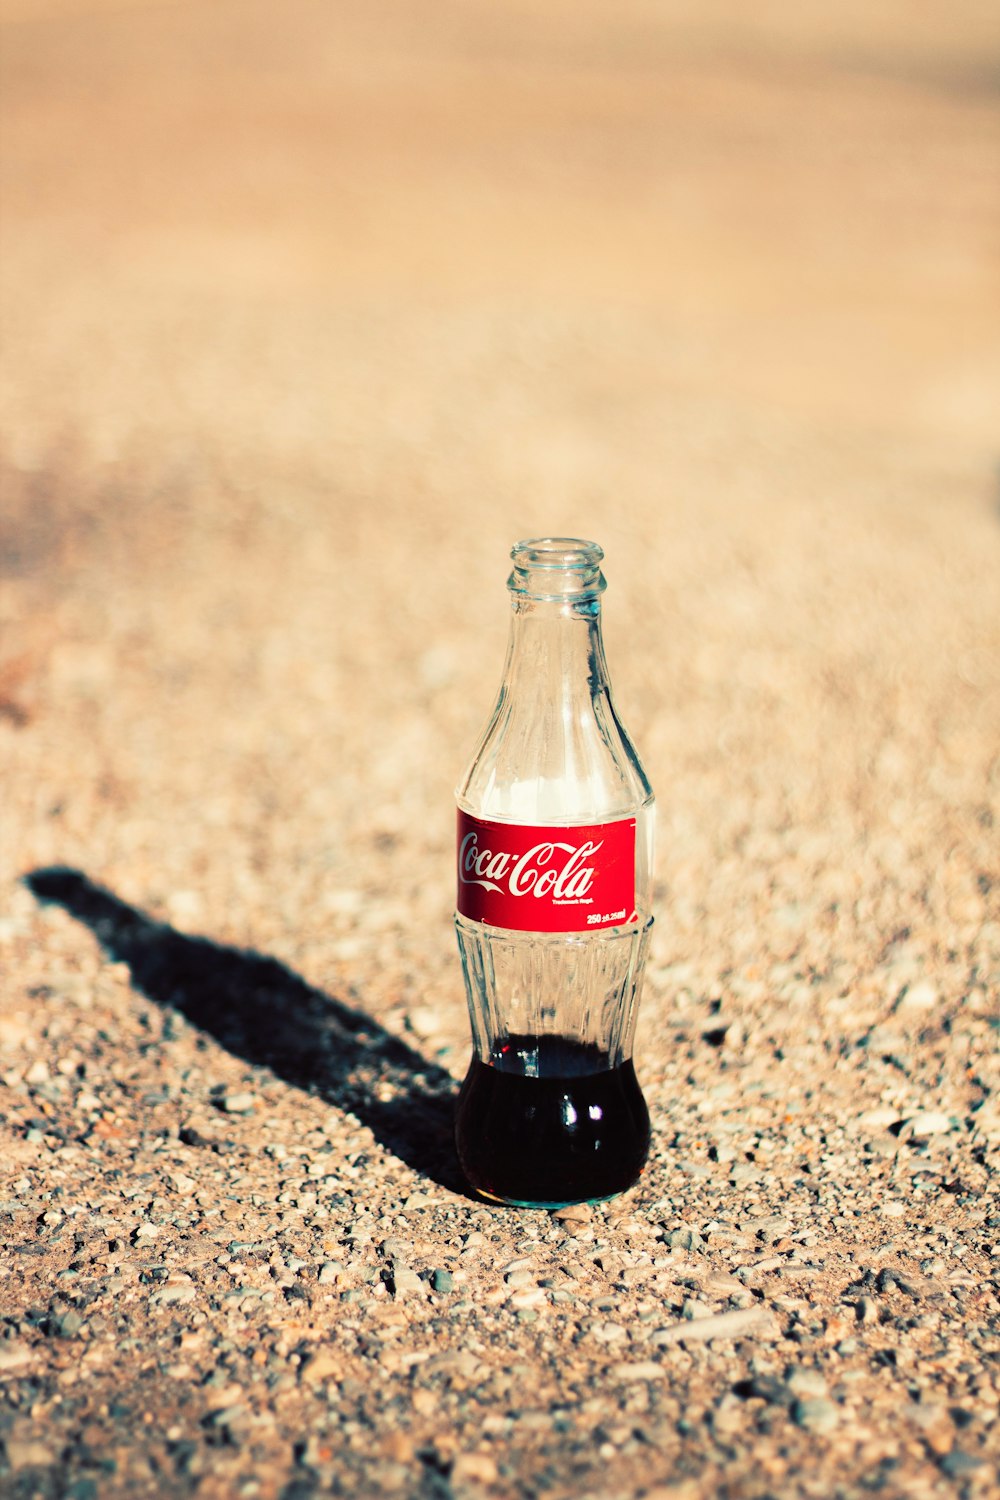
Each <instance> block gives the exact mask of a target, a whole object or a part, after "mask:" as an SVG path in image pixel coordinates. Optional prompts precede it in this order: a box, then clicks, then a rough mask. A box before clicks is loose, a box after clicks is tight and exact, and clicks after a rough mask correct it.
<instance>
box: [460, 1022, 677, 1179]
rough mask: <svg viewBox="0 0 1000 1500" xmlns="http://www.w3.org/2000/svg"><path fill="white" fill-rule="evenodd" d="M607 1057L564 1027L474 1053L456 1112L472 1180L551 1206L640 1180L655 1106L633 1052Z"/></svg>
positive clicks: (463, 1156)
mask: <svg viewBox="0 0 1000 1500" xmlns="http://www.w3.org/2000/svg"><path fill="white" fill-rule="evenodd" d="M609 1061H610V1060H609V1059H608V1058H607V1057H606V1056H602V1055H601V1053H600V1052H599V1051H598V1049H596V1048H595V1047H593V1046H591V1045H588V1044H586V1043H582V1042H578V1041H575V1040H573V1039H572V1038H569V1037H556V1036H544V1037H521V1036H512V1037H507V1038H504V1039H503V1041H502V1042H500V1043H499V1044H498V1045H497V1047H496V1048H495V1049H494V1054H493V1058H492V1059H491V1061H490V1062H488V1063H484V1062H483V1061H482V1060H481V1059H479V1058H473V1060H472V1063H471V1064H470V1067H469V1071H468V1074H467V1075H466V1079H465V1082H464V1084H463V1085H462V1090H461V1093H460V1095H459V1099H458V1105H457V1109H456V1116H455V1144H456V1148H457V1152H458V1159H459V1163H460V1165H461V1167H462V1171H463V1172H464V1173H465V1176H466V1179H467V1180H468V1182H469V1185H470V1186H471V1187H472V1188H474V1189H475V1191H476V1192H477V1193H478V1194H479V1195H480V1196H482V1197H483V1198H486V1199H488V1200H489V1201H490V1202H493V1203H503V1204H505V1205H507V1206H509V1207H512V1208H546V1209H553V1208H567V1207H569V1206H570V1205H571V1204H574V1203H600V1202H604V1201H606V1200H607V1199H609V1198H614V1197H617V1195H618V1194H619V1193H623V1192H625V1191H626V1190H627V1189H628V1188H630V1187H632V1186H633V1185H634V1184H635V1183H636V1182H637V1181H638V1178H639V1175H640V1173H641V1172H642V1168H643V1166H644V1165H645V1162H646V1158H647V1156H648V1154H649V1113H648V1111H647V1109H646V1102H645V1100H644V1099H643V1096H642V1090H641V1089H640V1087H639V1083H638V1080H637V1078H636V1076H635V1069H634V1068H633V1066H632V1063H631V1061H628V1062H624V1063H618V1064H616V1065H615V1066H608V1064H609ZM529 1065H530V1067H531V1068H532V1070H533V1071H532V1072H531V1073H528V1072H526V1071H525V1067H526V1066H529Z"/></svg>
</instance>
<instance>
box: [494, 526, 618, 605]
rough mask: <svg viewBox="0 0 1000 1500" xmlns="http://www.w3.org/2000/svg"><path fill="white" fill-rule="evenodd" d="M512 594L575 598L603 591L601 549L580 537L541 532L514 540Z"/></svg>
mask: <svg viewBox="0 0 1000 1500" xmlns="http://www.w3.org/2000/svg"><path fill="white" fill-rule="evenodd" d="M510 556H511V561H512V562H513V564H514V570H513V572H512V573H511V575H510V577H509V579H508V580H507V587H508V588H509V589H510V591H511V593H512V594H527V595H530V596H531V597H532V598H533V599H579V598H584V597H586V596H588V595H594V594H600V593H603V591H604V589H605V588H606V587H607V585H606V583H605V581H604V575H603V574H602V572H601V560H602V558H603V557H604V549H603V548H602V547H600V546H598V544H597V542H589V541H585V540H584V539H583V538H581V537H572V536H543V537H532V538H529V539H528V540H526V541H522V542H516V543H515V544H514V546H513V547H512V548H511V550H510Z"/></svg>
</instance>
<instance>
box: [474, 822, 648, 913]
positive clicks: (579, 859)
mask: <svg viewBox="0 0 1000 1500" xmlns="http://www.w3.org/2000/svg"><path fill="white" fill-rule="evenodd" d="M457 849H458V893H457V901H456V906H457V909H458V914H459V916H461V917H465V918H468V919H469V920H471V921H473V922H486V923H488V924H489V925H490V926H492V927H500V928H507V929H509V930H511V931H514V932H592V931H594V929H598V930H599V929H600V928H602V927H614V926H616V925H618V924H619V923H621V922H628V921H631V920H632V916H631V914H632V913H633V912H634V910H635V819H634V818H617V819H615V820H614V821H612V822H607V823H585V824H583V823H580V824H576V823H574V824H568V825H567V824H552V823H549V824H538V823H501V822H491V821H490V820H488V819H486V818H477V817H474V816H473V815H472V814H471V813H467V812H465V810H464V809H461V808H460V809H459V813H458V844H457Z"/></svg>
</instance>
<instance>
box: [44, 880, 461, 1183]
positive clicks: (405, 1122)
mask: <svg viewBox="0 0 1000 1500" xmlns="http://www.w3.org/2000/svg"><path fill="white" fill-rule="evenodd" d="M25 884H26V885H27V886H28V889H29V890H30V891H32V893H33V894H34V895H35V896H36V898H37V899H38V900H39V901H42V902H46V903H49V904H54V905H57V906H61V907H63V908H64V910H65V911H67V912H69V913H70V915H71V916H74V917H76V918H77V920H78V921H80V922H83V923H85V924H86V926H88V927H89V928H91V930H92V931H93V933H94V934H95V936H96V937H97V939H98V941H99V942H100V944H101V946H102V947H103V948H104V951H105V952H106V953H107V954H108V956H109V957H110V958H112V959H114V960H116V961H118V962H122V963H126V964H127V965H128V967H129V969H130V971H131V974H132V981H133V983H134V985H135V987H136V988H137V989H138V990H140V991H141V992H142V994H144V995H145V996H146V997H147V998H148V999H149V1000H152V1001H153V1002H154V1003H155V1004H157V1005H160V1006H162V1007H163V1008H164V1009H165V1010H167V1009H172V1010H176V1011H179V1012H180V1014H181V1015H183V1016H184V1017H186V1019H187V1020H188V1021H190V1022H191V1024H192V1025H193V1026H196V1027H198V1029H199V1030H201V1031H204V1032H207V1033H208V1034H209V1035H210V1036H212V1037H214V1038H215V1040H216V1041H217V1042H219V1043H220V1044H221V1046H223V1047H225V1048H226V1050H227V1051H228V1052H231V1053H232V1054H233V1055H234V1056H236V1057H241V1058H243V1059H244V1060H245V1061H246V1062H248V1063H252V1064H253V1065H254V1066H263V1067H267V1068H270V1069H271V1071H272V1072H273V1073H275V1074H276V1075H277V1077H279V1078H281V1079H283V1080H284V1081H285V1082H286V1083H289V1084H291V1085H292V1086H293V1087H295V1088H299V1089H304V1090H306V1091H307V1092H309V1093H311V1094H316V1095H318V1096H319V1097H320V1098H322V1099H324V1100H325V1101H326V1102H327V1103H329V1104H331V1105H333V1106H334V1107H335V1108H337V1109H342V1110H349V1111H350V1112H351V1113H352V1114H354V1115H355V1116H356V1117H357V1118H358V1119H359V1120H361V1121H362V1123H363V1124H365V1125H367V1126H368V1127H369V1128H370V1129H371V1131H372V1134H373V1135H374V1136H375V1138H376V1140H378V1142H379V1143H380V1144H381V1145H382V1146H383V1147H385V1149H386V1150H387V1151H390V1152H392V1154H393V1155H394V1156H397V1157H398V1158H399V1159H400V1160H401V1161H403V1162H405V1163H406V1165H407V1166H409V1167H412V1168H413V1170H414V1171H415V1172H418V1173H420V1174H421V1175H422V1176H425V1177H429V1178H430V1179H432V1181H434V1182H435V1183H437V1184H438V1185H439V1186H440V1187H443V1188H446V1189H447V1190H448V1191H449V1192H452V1193H459V1194H461V1195H462V1196H463V1197H466V1198H471V1196H472V1195H471V1193H470V1191H469V1188H468V1186H467V1184H466V1183H465V1181H464V1179H463V1177H462V1175H461V1172H460V1171H459V1167H458V1163H457V1161H456V1159H455V1154H454V1147H453V1144H452V1117H453V1111H454V1096H455V1082H454V1080H453V1078H452V1077H451V1075H450V1074H449V1073H448V1072H446V1071H445V1069H444V1068H441V1067H439V1066H438V1065H437V1064H436V1063H432V1062H428V1061H427V1059H426V1058H424V1057H421V1055H420V1053H419V1052H417V1051H415V1050H414V1049H413V1048H412V1047H409V1046H407V1044H406V1043H405V1042H403V1041H401V1040H400V1039H399V1038H398V1037H394V1036H392V1035H391V1033H390V1032H388V1031H386V1030H385V1028H384V1027H382V1026H380V1025H379V1024H378V1022H377V1021H375V1020H373V1019H372V1018H371V1017H370V1016H366V1015H365V1014H364V1013H363V1012H361V1011H357V1010H352V1009H351V1008H350V1007H349V1006H347V1005H345V1004H344V1003H343V1002H342V1001H340V1000H336V999H334V998H333V997H332V996H330V995H326V994H324V993H323V992H322V990H317V989H314V988H313V987H312V986H311V985H309V984H306V982H305V980H304V979H301V978H300V977H299V975H297V974H295V973H294V972H293V971H292V970H291V969H289V968H286V966H285V965H284V964H283V963H280V962H279V961H278V960H277V959H275V958H269V957H268V956H267V955H266V954H261V953H254V952H252V951H242V950H240V949H238V948H227V947H224V946H223V945H222V944H220V943H214V942H212V941H211V939H209V938H204V937H188V936H186V935H185V934H184V933H181V932H177V931H176V930H175V929H174V928H173V927H170V926H168V925H167V924H165V923H161V922H155V921H153V920H152V918H150V917H148V916H147V915H146V914H145V913H144V912H142V911H139V910H137V909H136V908H135V907H132V906H128V905H127V904H126V903H125V902H124V901H121V900H120V899H119V898H118V897H117V896H115V895H114V894H113V893H112V892H111V891H108V890H105V889H104V888H103V887H102V886H99V885H96V884H95V883H94V882H93V881H92V880H90V879H89V878H88V877H87V876H86V875H84V874H83V873H82V872H81V871H79V870H73V869H69V868H67V867H65V866H52V867H50V868H47V869H39V870H34V871H32V872H31V873H30V874H29V875H26V876H25Z"/></svg>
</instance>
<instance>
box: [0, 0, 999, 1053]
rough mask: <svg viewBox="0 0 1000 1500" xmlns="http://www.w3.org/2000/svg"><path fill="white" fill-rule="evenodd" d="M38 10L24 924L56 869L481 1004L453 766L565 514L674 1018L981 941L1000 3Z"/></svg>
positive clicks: (9, 228) (20, 487) (17, 353)
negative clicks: (456, 910) (589, 573)
mask: <svg viewBox="0 0 1000 1500" xmlns="http://www.w3.org/2000/svg"><path fill="white" fill-rule="evenodd" d="M2 16H3V20H2V31H0V41H2V71H3V79H2V82H3V104H2V110H3V122H2V125H3V128H2V137H0V172H2V177H0V186H2V217H3V224H2V251H0V255H2V264H0V274H2V313H3V328H4V355H3V368H2V390H0V418H2V432H3V438H2V444H3V452H2V462H3V494H4V498H3V506H2V511H3V532H2V540H0V567H2V569H3V585H4V589H3V604H2V620H0V624H2V629H3V638H2V640H3V643H2V646H0V734H2V736H3V776H4V782H5V791H4V808H3V818H4V823H5V825H6V834H5V838H4V840H3V843H4V845H5V848H4V851H3V858H4V860H5V862H6V871H5V876H6V880H7V885H6V889H7V891H8V895H9V902H10V911H11V912H12V913H14V916H13V918H12V919H11V920H12V921H13V922H14V926H13V927H12V928H11V929H10V932H11V933H12V934H13V936H12V937H11V941H15V942H16V941H17V936H16V934H17V932H19V931H21V929H20V928H19V927H18V926H17V923H18V921H20V920H21V919H20V917H18V913H20V912H22V909H23V913H24V920H25V921H27V920H28V917H27V913H28V911H29V908H30V907H31V902H30V898H28V897H27V895H26V893H24V892H23V891H20V890H19V889H18V888H16V886H15V879H16V877H17V875H18V874H20V873H21V872H23V871H24V870H26V869H30V868H32V867H34V866H37V865H38V864H43V863H47V862H49V861H52V860H61V861H66V862H68V863H71V864H74V865H78V866H79V867H80V868H82V869H84V870H86V871H87V873H88V874H90V875H92V876H94V877H95V878H99V879H102V880H104V881H106V882H107V883H108V884H109V885H111V886H112V887H113V888H114V889H115V890H116V891H117V892H118V893H119V894H121V895H123V896H124V897H125V898H126V899H130V900H134V901H136V902H138V903H139V904H140V905H141V906H143V907H144V908H145V909H147V910H151V911H153V912H154V913H156V914H158V915H161V916H165V917H167V918H169V919H170V920H172V921H175V922H176V923H177V924H178V925H180V926H184V927H188V928H191V929H193V930H199V931H205V932H211V933H212V934H213V935H215V936H217V937H219V938H220V939H221V940H223V941H233V942H238V943H252V944H253V945H255V946H257V947H259V948H262V949H264V950H266V951H271V952H275V953H278V954H280V955H281V956H282V957H284V958H286V959H287V960H288V961H289V962H290V963H292V964H294V965H296V966H297V967H298V968H299V969H300V970H301V971H302V972H303V973H305V974H306V975H307V977H309V978H310V979H312V980H314V981H316V982H318V983H321V984H327V985H330V986H334V987H338V990H339V992H341V993H343V992H346V991H347V990H348V989H350V988H351V987H352V986H353V987H354V988H355V989H356V991H357V993H358V994H361V995H363V996H364V999H365V1003H366V1004H368V1005H369V1006H370V1007H372V1008H373V1009H375V1010H379V1011H382V1012H386V1011H388V1010H390V1009H391V1008H392V1007H393V1006H395V1005H397V1004H404V1005H405V1004H409V1003H410V1002H412V1001H415V1000H417V999H421V998H422V999H423V1000H427V999H428V998H429V999H430V1000H431V1001H432V1002H436V1001H440V1003H441V1006H442V1007H443V1008H444V1011H445V1012H446V1013H447V1016H448V1017H451V1018H453V1019H454V1021H455V1025H456V1027H459V1028H460V1027H462V1026H464V1016H463V1015H462V1001H461V993H460V984H459V982H458V976H457V967H456V961H455V957H454V952H453V942H452V936H451V932H450V926H449V922H448V914H449V911H450V904H451V899H452V898H451V881H452V870H451V840H452V810H451V789H452V786H453V784H454V782H455V780H456V779H457V777H458V775H459V773H460V771H461V768H462V765H463V763H464V761H465V758H466V757H467V755H468V753H469V751H470V750H471V748H472V743H473V740H474V738H475V734H476V732H477V730H478V728H479V726H480V723H481V721H482V720H483V718H484V716H485V714H486V712H487V710H488V708H489V706H490V701H491V697H492V694H493V691H494V688H495V684H496V682H497V680H498V678H499V672H500V667H501V663H502V657H503V650H504V643H505V635H506V608H507V606H506V599H505V594H504V587H503V585H504V580H505V576H506V572H507V550H508V548H509V547H510V545H511V544H512V543H513V542H514V541H515V540H516V539H517V538H518V537H520V536H524V535H533V534H535V535H537V534H544V533H556V534H558V533H569V534H576V535H582V536H587V537H589V536H592V537H594V538H596V539H597V540H599V541H600V542H601V543H602V544H603V545H604V547H605V550H606V553H607V562H606V572H607V575H608V578H609V582H610V590H609V593H608V595H607V596H606V615H607V636H608V646H609V656H610V661H611V667H612V673H613V676H614V679H615V682H616V685H617V689H618V698H619V703H620V707H621V710H622V713H623V717H624V718H625V720H626V722H627V723H628V724H629V726H630V728H631V729H632V732H633V734H634V736H635V738H636V740H637V742H638V744H639V748H640V751H641V753H642V754H643V756H644V759H645V760H646V763H647V767H648V770H649V773H650V776H651V779H652V780H653V782H654V785H655V786H656V788H657V791H658V794H659V800H660V808H661V853H660V861H661V869H660V880H661V887H660V891H661V901H662V902H663V903H664V907H663V909H664V912H665V913H667V914H668V918H669V919H668V920H665V921H664V922H662V923H661V930H660V932H659V934H658V938H657V941H658V943H659V944H660V948H659V959H658V963H659V966H660V967H659V969H656V968H655V967H654V979H653V995H654V1002H651V1003H653V1004H654V1012H653V1015H654V1016H655V997H656V994H657V980H656V974H657V973H660V974H661V976H662V975H667V974H668V973H669V972H671V965H673V966H674V970H673V972H674V973H675V974H676V965H678V964H688V965H689V968H688V970H687V971H686V972H687V982H690V983H691V984H703V985H704V986H705V987H706V992H707V989H708V988H710V987H711V986H713V985H716V984H725V985H729V986H730V987H731V988H732V989H733V991H734V993H738V991H739V984H740V983H742V984H743V986H744V992H745V993H748V992H749V991H748V989H747V987H748V986H751V985H752V984H753V983H754V982H756V981H754V979H753V975H754V973H756V974H757V975H758V977H759V975H760V974H761V973H768V972H771V971H770V970H769V969H768V968H767V962H769V963H770V964H771V965H772V968H773V966H774V965H779V964H781V963H785V962H786V961H791V960H792V959H794V963H795V964H796V965H798V966H799V968H800V969H805V968H808V966H809V965H810V964H813V965H814V967H815V966H816V965H819V966H820V967H821V969H822V971H823V972H834V971H835V970H836V968H837V965H838V964H839V965H840V966H841V970H842V971H843V969H844V965H845V964H846V965H847V966H848V967H850V965H851V964H853V965H854V966H855V969H858V968H863V966H864V964H865V963H866V962H867V961H868V958H869V957H870V956H871V954H872V953H876V952H878V951H881V947H880V945H882V944H883V943H884V942H885V941H886V940H888V938H889V936H890V935H891V933H892V932H894V931H897V930H898V929H899V928H900V927H902V926H904V925H906V923H907V921H909V920H910V919H911V918H912V919H913V921H914V922H915V923H917V925H918V926H919V924H920V923H923V928H922V930H923V931H924V932H925V933H927V934H929V936H927V950H928V952H929V951H930V949H931V948H932V947H933V945H934V943H935V942H937V941H938V937H939V936H940V934H941V932H943V930H944V927H943V925H942V924H944V925H948V924H951V930H952V931H959V932H961V931H965V930H966V927H967V928H968V933H969V940H970V942H971V941H972V934H973V931H976V932H978V931H979V929H980V924H981V923H982V921H983V919H984V914H985V912H986V910H987V905H988V900H989V894H988V893H989V890H990V889H991V887H990V884H989V880H990V879H991V878H992V877H990V876H989V870H991V869H992V868H993V866H994V865H995V863H996V852H995V832H993V833H991V829H992V828H993V823H992V821H991V820H992V818H993V811H992V809H993V808H995V805H996V799H997V779H998V772H997V760H996V755H997V731H998V725H1000V710H998V694H1000V644H998V618H997V614H998V612H997V594H998V591H997V577H998V539H1000V515H998V480H997V463H998V457H1000V451H998V433H997V416H998V412H1000V339H998V334H1000V299H998V283H997V271H998V252H1000V189H998V182H1000V178H998V169H1000V107H998V106H1000V10H998V7H997V6H996V4H995V3H992V0H956V3H954V4H952V5H949V6H947V7H944V8H943V7H940V6H936V5H931V4H927V3H917V0H886V3H883V4H880V5H878V6H876V7H872V6H871V5H868V4H862V3H860V0H847V3H843V4H840V5H838V6H836V7H830V6H829V5H821V4H818V3H806V4H795V5H792V4H783V3H778V0H771V3H765V4H759V5H755V6H753V7H750V8H748V7H746V6H745V5H739V4H736V3H725V0H709V3H704V0H699V3H698V4H694V3H688V0H656V3H653V0H620V3H616V4H615V5H613V6H608V5H601V4H597V3H594V0H573V3H569V0H551V3H547V4H545V5H530V4H527V3H522V0H512V3H510V4H507V5H504V6H499V7H498V6H496V5H493V4H489V3H487V0H461V3H458V0H441V3H437V4H434V5H430V4H419V3H415V0H388V3H386V4H382V5H378V6H368V7H364V6H355V5H346V4H342V3H331V0H283V3H282V4H280V5H279V4H276V3H274V0H239V3H236V0H211V3H202V4H197V5H195V4H183V3H162V4H153V3H143V0H5V3H4V5H3V10H2ZM991 850H992V853H991ZM991 861H992V863H991ZM984 872H985V874H984ZM984 879H985V881H986V883H985V884H984ZM831 910H832V911H834V912H835V914H836V915H835V916H834V917H830V916H829V913H830V912H831ZM824 913H825V914H826V915H825V916H824V915H823V914H824ZM963 923H964V924H965V927H963V926H962V924H963ZM954 924H958V925H957V927H955V925H954ZM935 934H937V935H938V936H935ZM762 955H765V956H766V958H767V962H765V961H764V958H763V957H762ZM15 959H16V962H17V963H18V964H20V965H21V966H22V967H23V968H24V969H25V972H27V970H29V969H30V968H31V966H32V964H34V963H38V962H40V960H38V959H36V958H33V957H32V953H31V952H29V950H28V948H27V947H25V948H24V949H23V950H20V949H19V950H17V952H16V953H15ZM692 964H693V965H694V969H691V967H690V966H691V965H692ZM698 965H701V968H700V969H699V968H698ZM824 966H825V967H824ZM817 972H819V970H817ZM692 974H693V975H694V977H692ZM748 975H749V976H750V977H749V978H748V977H747V976H748ZM699 976H700V977H699ZM740 976H742V979H741V977H740ZM841 977H842V976H841ZM774 982H775V983H777V981H774ZM832 982H833V983H834V984H836V983H837V982H839V981H837V980H836V979H835V980H834V981H832ZM667 988H668V980H667V979H666V978H662V979H661V981H660V993H661V994H665V993H666V990H667ZM449 1024H450V1022H449ZM650 1024H651V1025H652V1024H653V1020H651V1021H650Z"/></svg>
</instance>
